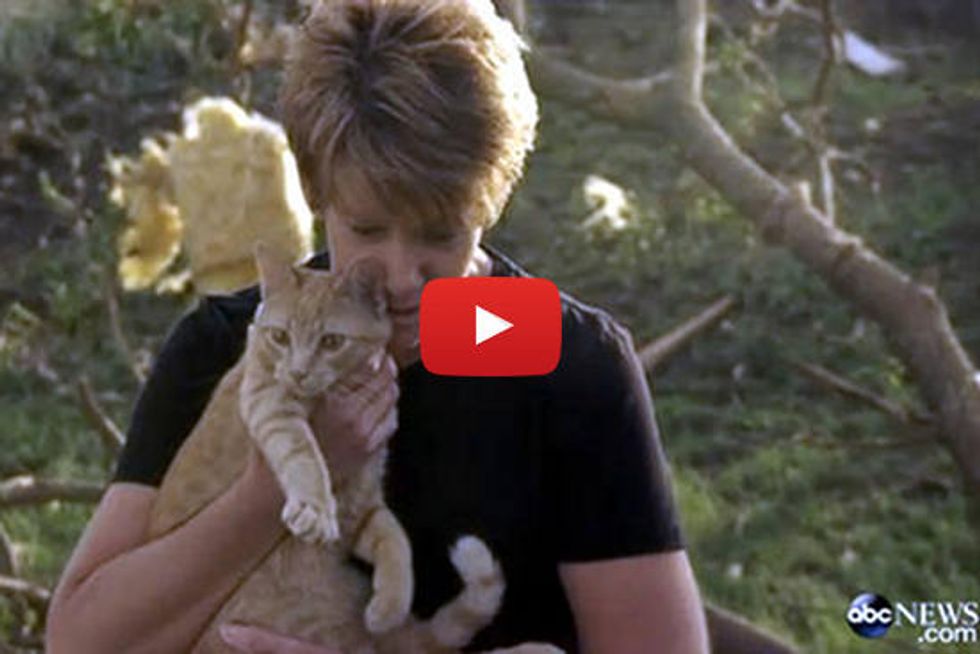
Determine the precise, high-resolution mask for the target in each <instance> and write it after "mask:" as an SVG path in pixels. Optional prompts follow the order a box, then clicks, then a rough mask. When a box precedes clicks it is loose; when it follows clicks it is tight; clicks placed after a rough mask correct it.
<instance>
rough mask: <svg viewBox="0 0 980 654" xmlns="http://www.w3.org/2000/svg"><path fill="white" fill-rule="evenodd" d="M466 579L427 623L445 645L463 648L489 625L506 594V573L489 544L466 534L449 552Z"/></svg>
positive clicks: (433, 635)
mask: <svg viewBox="0 0 980 654" xmlns="http://www.w3.org/2000/svg"><path fill="white" fill-rule="evenodd" d="M449 558H450V560H451V561H452V562H453V566H455V568H456V571H457V572H458V573H459V576H460V577H461V578H462V580H463V590H462V591H461V592H460V593H459V595H457V596H456V597H455V598H453V599H452V600H451V601H450V602H449V603H448V604H446V605H445V606H443V607H442V608H441V609H439V610H438V611H436V613H435V615H433V616H432V619H431V620H430V621H429V622H428V623H427V627H428V630H429V633H430V635H431V637H432V638H433V639H435V641H436V642H437V643H439V644H440V645H441V646H443V647H448V648H461V647H463V646H464V645H466V644H467V643H469V642H470V641H471V640H473V637H474V636H476V634H477V632H478V631H480V630H481V629H483V627H485V626H487V625H488V624H490V622H491V621H492V620H493V618H494V616H495V615H496V614H497V611H498V610H499V609H500V603H501V601H502V600H503V596H504V585H505V584H504V575H503V572H502V571H501V570H500V564H499V563H497V561H496V560H495V559H494V558H493V555H492V554H491V553H490V549H489V548H488V547H487V545H486V543H484V542H483V541H482V540H480V539H479V538H477V537H476V536H463V537H462V538H460V539H459V540H458V541H456V544H455V545H453V547H452V549H451V550H450V552H449Z"/></svg>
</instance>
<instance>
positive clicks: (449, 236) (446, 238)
mask: <svg viewBox="0 0 980 654" xmlns="http://www.w3.org/2000/svg"><path fill="white" fill-rule="evenodd" d="M455 238H456V232H432V233H429V234H426V235H425V240H426V241H428V242H429V243H452V241H453V240H454V239H455Z"/></svg>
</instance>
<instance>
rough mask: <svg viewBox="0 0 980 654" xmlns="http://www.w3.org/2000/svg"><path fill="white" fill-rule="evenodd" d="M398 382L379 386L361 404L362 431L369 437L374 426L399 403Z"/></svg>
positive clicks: (359, 412) (359, 417)
mask: <svg viewBox="0 0 980 654" xmlns="http://www.w3.org/2000/svg"><path fill="white" fill-rule="evenodd" d="M398 393H399V391H398V384H395V383H390V384H388V385H387V386H383V387H382V388H379V389H378V390H377V391H376V392H375V393H374V395H373V396H371V397H369V398H365V399H364V400H363V404H360V406H359V408H358V410H357V415H358V420H360V424H361V427H362V428H361V430H360V431H361V433H362V435H363V436H364V437H365V439H366V437H369V436H370V435H371V432H372V431H374V428H375V427H376V426H377V425H378V423H380V422H381V421H382V420H383V419H384V417H385V415H386V414H387V413H388V412H389V411H391V409H392V408H393V407H396V406H397V404H398Z"/></svg>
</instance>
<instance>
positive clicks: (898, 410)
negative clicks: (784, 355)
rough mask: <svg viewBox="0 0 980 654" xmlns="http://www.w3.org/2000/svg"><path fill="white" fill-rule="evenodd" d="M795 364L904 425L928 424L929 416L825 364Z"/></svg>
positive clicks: (826, 384) (810, 376) (816, 379)
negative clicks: (835, 371) (842, 374)
mask: <svg viewBox="0 0 980 654" xmlns="http://www.w3.org/2000/svg"><path fill="white" fill-rule="evenodd" d="M793 365H794V366H795V367H796V368H797V369H798V370H800V371H801V372H802V373H803V374H805V375H806V376H807V377H809V378H810V379H812V380H814V381H816V382H817V383H818V384H820V385H821V386H824V387H827V388H830V389H831V390H834V391H836V392H838V393H841V394H842V395H845V396H847V397H852V398H855V399H857V400H860V401H861V402H864V403H865V404H867V405H869V406H871V407H872V408H874V409H877V410H878V411H881V412H882V413H884V414H885V415H887V416H889V417H891V418H893V419H894V420H896V421H898V422H900V423H902V424H903V425H911V424H912V423H913V422H914V423H917V424H920V425H922V424H928V423H929V418H928V417H927V416H921V415H918V414H916V413H915V412H914V411H912V410H911V409H907V408H906V407H904V406H902V405H901V404H899V403H898V402H895V401H893V400H890V399H888V398H886V397H882V396H881V395H878V394H877V393H875V392H873V391H870V390H868V389H866V388H863V387H861V386H859V385H857V384H855V383H854V382H852V381H850V380H848V379H845V378H844V377H841V376H840V375H838V374H836V373H833V372H831V371H830V370H827V369H826V368H824V367H823V366H818V365H816V364H813V363H807V362H806V361H794V362H793Z"/></svg>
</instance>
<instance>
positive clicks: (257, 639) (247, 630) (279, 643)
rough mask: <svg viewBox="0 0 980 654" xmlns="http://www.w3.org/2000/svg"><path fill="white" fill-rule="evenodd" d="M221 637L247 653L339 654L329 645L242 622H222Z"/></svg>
mask: <svg viewBox="0 0 980 654" xmlns="http://www.w3.org/2000/svg"><path fill="white" fill-rule="evenodd" d="M219 631H220V633H221V638H222V639H223V640H224V641H225V642H226V643H228V644H229V645H231V646H232V647H234V648H235V649H236V650H238V651H239V652H247V653H248V654H341V653H340V652H339V651H338V650H336V649H333V648H331V647H321V646H320V645H314V644H312V643H306V642H303V641H301V640H296V639H295V638H289V637H287V636H280V635H279V634H277V633H274V632H272V631H267V630H265V629H261V628H259V627H253V626H251V625H244V624H223V625H221V627H220V628H219Z"/></svg>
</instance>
